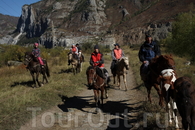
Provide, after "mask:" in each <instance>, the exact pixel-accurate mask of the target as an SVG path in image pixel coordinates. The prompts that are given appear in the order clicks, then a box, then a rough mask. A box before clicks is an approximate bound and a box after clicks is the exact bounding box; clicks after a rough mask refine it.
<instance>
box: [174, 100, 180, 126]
mask: <svg viewBox="0 0 195 130" xmlns="http://www.w3.org/2000/svg"><path fill="white" fill-rule="evenodd" d="M172 102H173V117H174V120H175V128H176V129H179V122H178V118H177V111H178V110H177V105H176V102H175V100H173V101H172Z"/></svg>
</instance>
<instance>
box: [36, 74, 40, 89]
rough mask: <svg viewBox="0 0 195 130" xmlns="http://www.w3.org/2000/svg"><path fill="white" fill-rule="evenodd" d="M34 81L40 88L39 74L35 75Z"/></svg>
mask: <svg viewBox="0 0 195 130" xmlns="http://www.w3.org/2000/svg"><path fill="white" fill-rule="evenodd" d="M36 81H37V83H38V85H39V87H41V83H40V82H39V73H37V74H36Z"/></svg>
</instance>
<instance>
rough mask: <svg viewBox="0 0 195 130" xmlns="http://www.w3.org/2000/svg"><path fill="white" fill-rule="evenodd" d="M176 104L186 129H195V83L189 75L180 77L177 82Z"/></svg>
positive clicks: (175, 85)
mask: <svg viewBox="0 0 195 130" xmlns="http://www.w3.org/2000/svg"><path fill="white" fill-rule="evenodd" d="M174 87H175V95H176V98H175V99H176V104H177V107H178V110H179V113H180V115H181V117H182V125H183V128H184V129H185V130H188V127H189V128H190V130H195V85H194V84H193V82H192V80H191V79H190V78H188V77H180V78H178V79H177V80H176V81H175V83H174Z"/></svg>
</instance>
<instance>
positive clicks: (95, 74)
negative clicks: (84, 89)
mask: <svg viewBox="0 0 195 130" xmlns="http://www.w3.org/2000/svg"><path fill="white" fill-rule="evenodd" d="M93 69H94V71H95V72H94V73H93V76H92V77H89V78H90V79H92V80H93V84H94V85H95V86H97V87H102V86H103V85H104V82H103V83H102V84H101V85H99V86H98V85H97V84H96V83H97V82H96V80H97V78H98V74H97V73H96V70H95V68H93Z"/></svg>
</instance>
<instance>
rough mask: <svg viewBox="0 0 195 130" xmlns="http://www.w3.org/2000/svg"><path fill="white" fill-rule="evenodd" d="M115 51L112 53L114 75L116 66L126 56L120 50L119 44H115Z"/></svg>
mask: <svg viewBox="0 0 195 130" xmlns="http://www.w3.org/2000/svg"><path fill="white" fill-rule="evenodd" d="M114 47H115V48H114V49H113V50H112V52H111V56H112V63H111V66H110V69H111V72H112V73H113V69H114V67H115V65H116V64H117V62H118V61H119V60H120V59H121V58H122V57H124V56H125V54H124V52H123V50H122V49H121V48H120V45H119V44H118V43H116V44H114Z"/></svg>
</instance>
